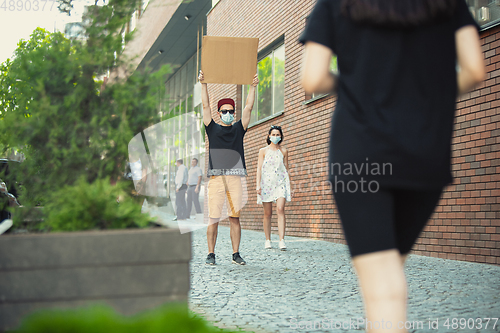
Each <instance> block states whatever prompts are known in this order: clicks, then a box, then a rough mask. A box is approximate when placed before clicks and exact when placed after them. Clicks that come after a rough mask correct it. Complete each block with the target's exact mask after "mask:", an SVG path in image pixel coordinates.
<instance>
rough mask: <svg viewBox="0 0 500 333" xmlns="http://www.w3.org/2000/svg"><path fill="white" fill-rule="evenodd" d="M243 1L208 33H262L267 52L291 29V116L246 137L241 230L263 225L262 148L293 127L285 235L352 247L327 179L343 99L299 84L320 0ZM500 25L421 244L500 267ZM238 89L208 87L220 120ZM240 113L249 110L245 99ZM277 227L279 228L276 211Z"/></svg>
mask: <svg viewBox="0 0 500 333" xmlns="http://www.w3.org/2000/svg"><path fill="white" fill-rule="evenodd" d="M240 5H241V2H240V1H237V0H221V1H220V2H219V3H218V4H217V5H216V7H214V8H213V10H212V11H211V12H210V13H209V15H208V17H207V34H208V35H210V36H233V37H258V38H259V39H260V40H259V50H262V49H263V48H265V47H266V46H268V45H269V44H271V43H272V42H273V41H275V40H277V39H278V38H280V37H281V36H283V35H284V37H285V57H286V63H285V112H284V113H283V114H282V115H280V116H277V117H276V118H273V119H271V120H269V121H267V122H265V123H262V124H259V125H256V126H253V127H250V128H249V130H248V132H247V134H246V136H245V159H246V164H247V169H248V172H249V177H248V179H247V182H248V184H249V185H248V189H249V201H248V203H247V205H246V206H245V208H244V210H243V212H242V215H241V223H242V226H243V227H244V228H246V229H253V230H262V215H263V209H262V206H261V205H257V204H256V192H255V181H256V180H255V177H256V167H257V157H258V151H259V149H260V148H262V147H264V146H266V142H265V139H266V136H267V132H268V130H269V128H270V126H271V125H280V126H282V128H283V132H284V141H283V145H284V146H285V147H287V148H288V150H289V166H290V177H291V181H292V186H294V187H296V189H297V191H298V192H297V193H296V195H295V197H294V199H293V200H292V202H290V203H287V204H286V207H285V212H286V219H287V230H286V234H287V235H290V236H302V237H310V238H317V239H323V240H329V241H334V242H338V243H343V244H345V240H344V237H343V233H342V228H341V226H340V223H339V219H338V215H337V211H336V208H335V205H334V203H333V196H332V195H331V194H329V191H328V187H327V186H326V183H325V180H326V169H325V167H326V163H327V158H328V144H329V132H330V119H331V115H332V111H333V108H334V106H335V96H328V97H325V98H322V99H319V100H316V101H315V102H312V103H309V104H304V102H305V100H306V97H305V93H304V91H303V89H302V88H301V87H300V83H299V73H300V63H301V59H302V46H301V45H300V44H299V43H298V42H297V39H298V37H299V35H300V33H301V32H302V30H303V29H304V26H305V18H306V16H307V15H309V13H310V12H311V10H312V8H313V6H314V1H312V0H307V1H305V0H273V1H270V0H254V1H247V2H245V7H244V10H242V8H241V6H240ZM498 31H499V29H498V28H495V29H492V30H490V31H488V32H486V33H485V34H484V36H482V40H483V45H484V46H483V48H484V50H485V55H486V57H487V61H488V71H489V73H488V80H487V81H486V82H485V83H483V84H482V86H481V87H480V88H479V89H478V90H477V91H475V92H473V93H470V94H467V95H466V96H463V97H462V99H460V100H459V103H458V108H459V110H458V113H457V130H456V132H455V139H454V143H453V150H454V159H453V163H454V164H453V170H454V174H455V176H456V177H457V178H456V180H455V183H454V185H452V186H450V187H449V188H448V189H447V191H446V192H445V193H444V194H443V200H442V201H441V203H440V205H439V207H438V208H437V210H436V213H435V214H434V215H433V218H432V220H431V221H430V223H429V225H428V226H427V227H426V229H425V230H424V233H423V235H422V237H421V238H420V239H419V240H418V242H417V245H416V246H415V253H417V254H422V255H428V256H435V257H442V258H450V259H458V260H467V261H477V262H488V263H496V264H500V223H499V221H500V219H499V218H500V213H499V211H500V210H499V206H500V205H499V204H500V202H499V199H498V198H499V191H500V190H499V189H498V184H499V183H500V178H499V176H498V174H499V173H500V172H499V171H500V165H499V161H500V150H499V149H498V148H500V144H499V143H500V142H499V141H500V138H499V132H500V125H499V124H500V122H499V117H500V115H499V112H498V110H499V108H498V94H500V92H498V91H499V87H500V77H499V76H498V72H500V70H499V69H498V68H499V67H500V63H499V62H498V57H499V56H496V51H495V49H498V43H500V33H499V32H498ZM499 50H500V49H499ZM499 53H500V51H499ZM496 63H498V64H499V65H496ZM239 89H240V87H237V86H234V85H209V95H210V98H211V106H212V108H213V117H214V119H216V118H218V116H217V115H216V112H215V109H216V103H217V101H218V100H219V99H221V98H224V97H231V98H234V99H236V100H238V99H239V101H238V102H239V103H238V104H240V103H244V101H241V96H240V94H239ZM237 110H238V112H240V110H241V104H240V105H237ZM240 113H241V112H240ZM240 116H241V114H238V117H240ZM298 188H300V190H298ZM272 225H273V227H272V230H273V233H276V232H277V221H276V216H275V215H273V219H272ZM262 237H263V238H262V240H263V241H264V236H262Z"/></svg>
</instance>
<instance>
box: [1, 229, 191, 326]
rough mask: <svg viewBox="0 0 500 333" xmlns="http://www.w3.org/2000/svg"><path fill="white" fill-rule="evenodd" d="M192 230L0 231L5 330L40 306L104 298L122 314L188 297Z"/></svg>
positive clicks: (73, 303) (69, 303)
mask: <svg viewBox="0 0 500 333" xmlns="http://www.w3.org/2000/svg"><path fill="white" fill-rule="evenodd" d="M190 259H191V234H190V233H187V234H180V233H179V231H178V230H175V229H163V228H152V229H135V230H132V229H128V230H113V231H111V230H110V231H87V232H71V233H69V232H65V233H48V234H24V235H2V236H0V331H2V330H6V329H14V328H16V327H17V326H18V325H19V324H20V321H21V319H22V318H23V317H24V316H25V315H27V314H29V313H31V312H33V311H34V310H38V309H41V308H70V307H76V306H82V305H88V304H89V303H90V302H104V303H107V304H109V305H111V306H112V307H114V308H115V309H116V310H117V311H118V312H120V313H122V314H124V315H131V314H135V313H137V312H140V311H143V310H147V309H151V308H154V307H157V306H159V305H161V304H163V303H165V302H169V301H186V302H187V297H188V291H189V260H190Z"/></svg>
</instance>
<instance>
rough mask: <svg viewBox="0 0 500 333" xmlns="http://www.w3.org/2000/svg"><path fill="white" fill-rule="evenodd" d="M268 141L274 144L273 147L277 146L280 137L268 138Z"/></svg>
mask: <svg viewBox="0 0 500 333" xmlns="http://www.w3.org/2000/svg"><path fill="white" fill-rule="evenodd" d="M269 140H271V142H272V143H274V144H275V145H277V144H278V142H280V141H281V137H279V136H270V137H269Z"/></svg>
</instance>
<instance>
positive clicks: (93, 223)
mask: <svg viewBox="0 0 500 333" xmlns="http://www.w3.org/2000/svg"><path fill="white" fill-rule="evenodd" d="M126 185H127V184H126V183H125V182H119V183H117V184H116V185H111V184H110V180H109V178H104V179H97V180H96V181H94V182H93V183H91V184H89V183H88V182H87V181H86V180H85V179H84V178H80V180H78V181H77V183H76V184H75V185H73V186H65V187H63V188H62V189H60V190H58V191H55V192H53V193H51V194H50V200H49V203H48V204H47V205H46V206H45V207H44V216H45V219H44V221H42V222H40V223H38V224H37V227H36V229H37V230H39V231H75V230H92V229H121V228H143V227H146V226H148V224H149V222H150V221H151V220H152V218H151V216H149V215H147V214H142V213H141V206H140V205H139V204H138V203H136V202H134V200H133V198H131V197H130V196H129V195H128V191H127V190H126ZM118 200H119V202H118ZM14 216H15V215H14ZM21 223H22V217H21V218H20V219H19V220H18V219H16V218H15V219H14V227H16V226H18V227H22V226H21V225H20V224H21ZM31 231H35V230H31Z"/></svg>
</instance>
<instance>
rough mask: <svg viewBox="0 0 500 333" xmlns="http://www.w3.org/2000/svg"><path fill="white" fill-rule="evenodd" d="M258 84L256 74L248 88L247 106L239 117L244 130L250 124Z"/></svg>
mask: <svg viewBox="0 0 500 333" xmlns="http://www.w3.org/2000/svg"><path fill="white" fill-rule="evenodd" d="M258 84H259V78H258V76H257V74H255V76H254V77H253V82H252V85H251V86H250V91H249V92H248V97H247V104H245V108H244V109H243V114H242V115H241V125H242V126H243V128H244V129H245V130H246V129H247V128H248V125H249V124H250V117H251V116H252V109H253V103H254V102H255V87H257V85H258Z"/></svg>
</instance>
